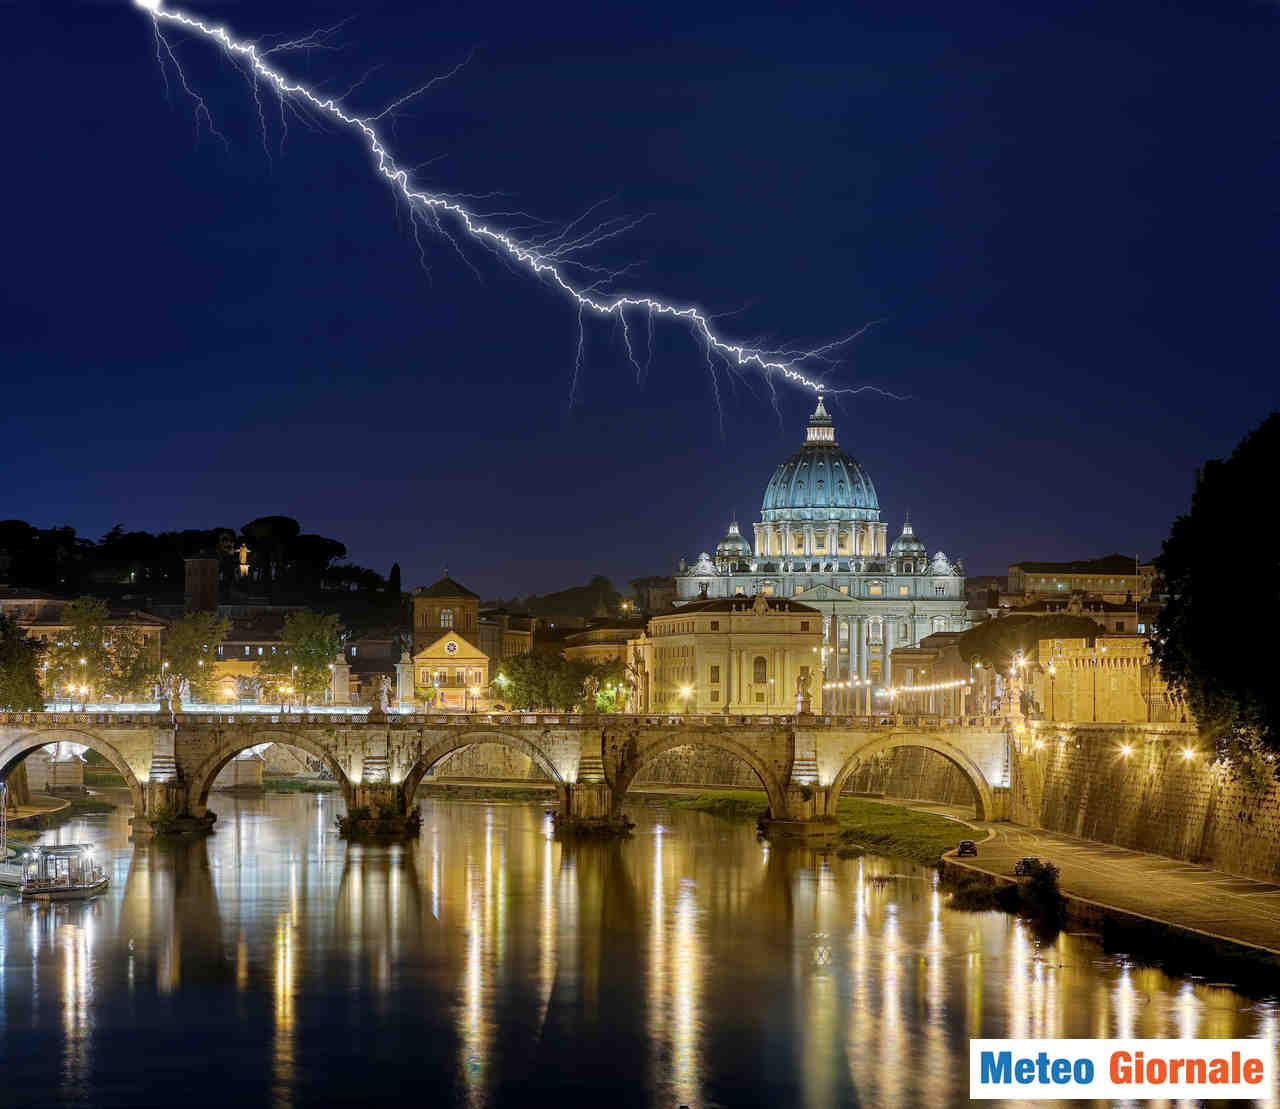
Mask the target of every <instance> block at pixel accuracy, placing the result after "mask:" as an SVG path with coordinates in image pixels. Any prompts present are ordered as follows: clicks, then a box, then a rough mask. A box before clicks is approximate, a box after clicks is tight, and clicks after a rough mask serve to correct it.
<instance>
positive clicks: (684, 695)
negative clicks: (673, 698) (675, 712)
mask: <svg viewBox="0 0 1280 1109" xmlns="http://www.w3.org/2000/svg"><path fill="white" fill-rule="evenodd" d="M692 696H693V688H692V687H691V686H687V685H686V686H681V687H680V699H681V700H682V701H684V711H685V712H688V711H689V698H690V697H692Z"/></svg>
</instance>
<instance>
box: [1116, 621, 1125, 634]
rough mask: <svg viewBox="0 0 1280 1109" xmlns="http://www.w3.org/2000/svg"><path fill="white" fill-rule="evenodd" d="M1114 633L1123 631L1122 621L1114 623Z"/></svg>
mask: <svg viewBox="0 0 1280 1109" xmlns="http://www.w3.org/2000/svg"><path fill="white" fill-rule="evenodd" d="M1116 631H1118V632H1122V631H1124V621H1123V620H1117V621H1116Z"/></svg>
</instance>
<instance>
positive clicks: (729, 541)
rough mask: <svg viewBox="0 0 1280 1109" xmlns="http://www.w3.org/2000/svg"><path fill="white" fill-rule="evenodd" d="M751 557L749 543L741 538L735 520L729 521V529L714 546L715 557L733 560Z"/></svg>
mask: <svg viewBox="0 0 1280 1109" xmlns="http://www.w3.org/2000/svg"><path fill="white" fill-rule="evenodd" d="M750 557H751V544H750V543H748V542H747V541H746V540H745V539H743V538H742V532H741V531H740V530H739V528H738V521H737V520H730V521H729V531H728V534H727V535H725V537H724V538H723V539H721V540H720V542H719V544H718V545H717V546H716V559H717V560H719V559H728V560H730V561H733V562H738V561H741V560H742V559H747V558H750Z"/></svg>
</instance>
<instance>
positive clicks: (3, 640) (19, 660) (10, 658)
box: [0, 613, 44, 712]
mask: <svg viewBox="0 0 1280 1109" xmlns="http://www.w3.org/2000/svg"><path fill="white" fill-rule="evenodd" d="M39 666H40V644H39V643H37V642H36V641H35V640H34V639H32V638H31V637H30V636H28V635H27V633H26V632H25V631H23V630H22V629H21V628H20V627H18V625H17V623H16V621H13V620H10V619H9V618H8V617H7V616H5V615H4V613H0V708H4V709H7V710H9V711H11V712H25V711H29V710H33V709H42V708H44V692H43V690H41V688H40V674H39Z"/></svg>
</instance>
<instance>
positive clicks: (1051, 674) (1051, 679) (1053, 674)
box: [1049, 659, 1058, 720]
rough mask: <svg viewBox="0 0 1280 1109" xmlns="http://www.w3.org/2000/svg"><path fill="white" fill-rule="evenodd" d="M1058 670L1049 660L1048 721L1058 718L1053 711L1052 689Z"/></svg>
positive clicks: (1051, 660) (1055, 682) (1055, 683)
mask: <svg viewBox="0 0 1280 1109" xmlns="http://www.w3.org/2000/svg"><path fill="white" fill-rule="evenodd" d="M1057 677H1058V668H1057V667H1056V666H1055V665H1054V663H1053V659H1050V660H1049V719H1050V720H1057V719H1058V717H1057V715H1056V714H1055V713H1054V711H1053V693H1054V687H1055V686H1056V685H1057Z"/></svg>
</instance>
